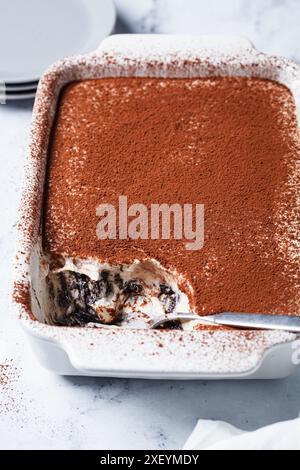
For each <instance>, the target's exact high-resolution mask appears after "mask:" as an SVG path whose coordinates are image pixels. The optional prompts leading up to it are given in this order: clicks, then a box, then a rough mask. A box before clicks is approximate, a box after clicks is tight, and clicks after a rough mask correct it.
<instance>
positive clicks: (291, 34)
mask: <svg viewBox="0 0 300 470" xmlns="http://www.w3.org/2000/svg"><path fill="white" fill-rule="evenodd" d="M116 3H117V4H118V7H119V13H120V17H119V22H118V28H117V31H120V32H130V31H131V32H181V33H182V32H189V33H192V32H193V33H210V34H214V33H218V34H223V33H224V34H243V35H245V36H248V37H249V38H250V39H252V41H253V42H254V43H255V44H256V45H257V46H258V47H259V48H260V49H262V50H267V51H269V52H272V53H277V54H283V55H286V56H289V57H294V58H296V59H299V58H300V49H299V48H298V44H299V39H300V29H299V27H298V19H299V17H300V16H299V15H300V2H299V1H296V0H289V1H288V0H282V1H278V0H277V1H276V0H273V1H271V0H251V1H249V0H247V1H246V0H236V1H234V0H226V1H224V0H219V1H217V0H210V1H209V2H206V1H204V0H178V1H176V0H156V1H154V0H117V1H116ZM31 109H32V103H31V102H28V103H26V102H22V103H18V104H14V105H5V106H0V130H1V141H0V164H1V171H0V196H1V197H0V214H1V223H0V279H1V283H0V310H1V328H0V364H1V363H3V362H6V361H8V360H13V365H14V367H16V368H17V373H16V374H15V376H14V377H13V378H12V379H11V382H12V383H11V387H9V388H8V389H4V388H3V387H1V385H0V436H1V439H0V448H2V449H8V448H13V449H14V448H19V449H30V448H34V449H43V448H47V449H87V448H90V449H92V448H93V449H105V448H106V449H117V448H119V449H174V448H181V447H182V446H183V444H184V442H185V440H186V439H187V437H188V436H189V434H190V433H191V432H192V430H193V427H194V426H195V424H196V421H197V419H198V418H209V419H218V420H226V421H229V422H231V423H232V424H235V425H237V426H240V427H242V428H244V429H246V430H252V429H255V428H257V427H260V426H263V425H266V424H269V423H273V422H276V421H280V420H285V419H292V418H295V417H296V416H298V414H299V411H300V394H299V388H300V372H299V373H298V374H296V375H295V376H293V377H291V378H289V379H287V380H282V381H276V382H241V381H237V382H170V381H166V382H162V381H142V380H114V379H95V378H76V377H69V378H64V377H57V376H55V375H52V374H50V373H48V372H47V371H45V370H43V369H42V368H41V367H40V366H39V364H38V362H37V360H36V358H35V356H34V355H33V353H32V351H31V349H30V347H29V344H28V343H27V340H26V337H25V335H24V334H23V332H22V331H21V330H20V329H19V326H18V325H17V322H16V320H15V318H14V316H13V313H12V304H11V298H10V290H11V289H10V286H11V280H12V258H13V253H14V245H15V224H16V220H17V215H16V208H17V204H18V195H19V191H20V179H21V175H22V172H23V164H24V154H25V146H26V139H27V135H28V128H29V123H30V120H31Z"/></svg>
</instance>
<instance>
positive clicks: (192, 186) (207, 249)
mask: <svg viewBox="0 0 300 470" xmlns="http://www.w3.org/2000/svg"><path fill="white" fill-rule="evenodd" d="M49 152H50V155H49V165H48V177H47V192H46V199H45V206H44V228H43V252H44V258H45V265H46V268H45V285H46V290H47V296H46V297H47V298H46V300H45V306H44V307H45V310H46V316H47V321H48V322H49V323H51V324H56V325H70V326H84V325H87V324H90V323H91V324H96V323H98V324H100V325H101V324H106V325H116V326H123V327H130V328H147V327H148V326H149V323H150V322H151V320H153V319H155V318H158V317H161V316H166V317H168V316H170V315H172V314H175V313H178V312H188V311H195V312H197V313H198V314H199V315H200V316H201V315H204V314H210V313H215V312H221V311H239V312H257V313H270V314H277V313H282V314H300V298H299V252H298V243H297V240H296V238H297V236H298V234H299V232H298V230H299V211H297V210H290V208H298V207H299V200H297V189H298V188H299V176H298V175H299V172H298V173H297V162H298V163H299V157H300V144H299V133H298V127H297V118H296V112H295V104H294V100H293V97H292V94H291V93H290V91H289V90H288V89H287V88H286V87H284V86H283V85H280V84H278V83H276V82H272V81H269V80H263V79H255V78H228V77H227V78H199V79H175V78H174V79H171V78H161V79H160V78H102V79H95V80H83V81H79V82H74V83H72V84H70V85H68V86H67V87H66V88H65V89H64V91H63V93H62V95H61V99H60V103H59V106H58V111H57V116H56V121H55V124H54V128H53V133H52V141H51V145H50V150H49ZM120 195H124V196H127V198H128V203H129V204H131V205H132V204H144V205H145V206H146V207H150V206H151V204H169V205H172V204H179V205H181V206H183V205H184V204H192V205H196V204H202V205H204V208H205V218H204V220H205V240H204V246H203V247H202V248H201V249H199V250H188V249H187V248H186V242H187V240H186V239H174V238H172V239H169V240H162V239H147V240H146V239H136V240H132V239H130V238H126V239H120V238H116V239H114V240H99V238H98V237H97V232H96V228H97V222H98V218H97V213H96V209H97V207H98V206H99V204H110V205H112V206H114V207H117V206H118V200H119V196H120ZM170 326H173V327H178V328H180V327H181V325H178V324H175V325H173V324H172V325H170Z"/></svg>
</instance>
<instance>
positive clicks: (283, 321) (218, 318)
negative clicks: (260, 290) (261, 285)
mask: <svg viewBox="0 0 300 470" xmlns="http://www.w3.org/2000/svg"><path fill="white" fill-rule="evenodd" d="M172 321H198V322H204V323H207V324H208V325H221V326H231V327H235V328H245V329H250V330H253V329H254V330H256V329H258V330H281V331H289V332H291V333H300V316H299V317H296V316H288V315H266V314H256V313H232V312H225V313H217V314H215V315H209V316H204V317H201V316H199V315H196V314H194V313H178V314H177V315H174V316H170V317H168V318H165V317H164V318H161V319H159V320H157V321H154V322H153V323H152V324H151V326H150V328H151V329H152V330H153V329H156V328H158V327H159V326H162V325H164V324H165V323H169V322H172Z"/></svg>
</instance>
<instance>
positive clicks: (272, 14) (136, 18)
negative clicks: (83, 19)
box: [116, 0, 300, 61]
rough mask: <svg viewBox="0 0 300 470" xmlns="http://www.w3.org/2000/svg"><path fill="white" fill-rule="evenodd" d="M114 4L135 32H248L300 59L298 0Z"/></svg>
mask: <svg viewBox="0 0 300 470" xmlns="http://www.w3.org/2000/svg"><path fill="white" fill-rule="evenodd" d="M116 4H117V6H118V8H119V15H120V17H121V18H122V20H123V21H124V24H126V25H127V28H128V31H131V32H136V33H152V32H154V33H179V34H185V33H188V34H215V35H237V36H245V37H247V38H249V39H250V40H251V41H252V42H253V43H254V44H255V46H256V47H257V48H258V49H260V50H261V51H264V52H268V53H272V54H278V55H284V56H287V57H289V58H291V59H294V60H297V61H300V50H299V43H300V28H299V20H300V2H299V1H298V0H226V1H224V0H209V1H206V0H139V1H138V2H137V1H136V0H116ZM137 5H138V6H137Z"/></svg>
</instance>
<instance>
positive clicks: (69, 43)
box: [0, 0, 116, 100]
mask: <svg viewBox="0 0 300 470" xmlns="http://www.w3.org/2000/svg"><path fill="white" fill-rule="evenodd" d="M0 12H1V28H0V93H1V95H2V94H3V92H5V99H6V100H19V99H27V98H33V97H34V96H35V92H36V89H37V85H38V81H39V78H40V77H41V75H42V73H43V72H44V71H45V70H46V69H47V67H48V66H49V65H51V64H52V63H53V62H55V61H57V60H58V59H62V58H64V57H67V56H71V55H77V54H85V53H88V52H91V51H93V50H94V49H96V48H97V47H98V45H99V44H100V42H101V41H102V39H104V38H105V37H106V36H107V35H108V34H110V33H111V31H112V29H113V27H114V23H115V18H116V13H115V7H114V4H113V1H112V0H26V1H24V0H9V2H8V1H7V0H0Z"/></svg>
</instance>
